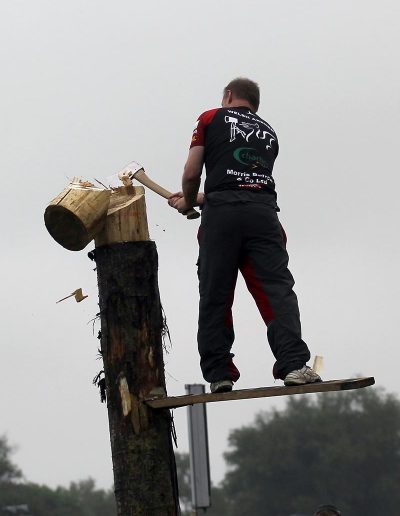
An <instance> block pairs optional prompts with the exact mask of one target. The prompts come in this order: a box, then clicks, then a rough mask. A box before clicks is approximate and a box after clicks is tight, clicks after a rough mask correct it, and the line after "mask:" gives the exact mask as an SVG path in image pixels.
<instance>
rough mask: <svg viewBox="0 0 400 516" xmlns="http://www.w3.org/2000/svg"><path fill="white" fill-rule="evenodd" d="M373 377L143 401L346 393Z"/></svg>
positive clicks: (162, 404)
mask: <svg viewBox="0 0 400 516" xmlns="http://www.w3.org/2000/svg"><path fill="white" fill-rule="evenodd" d="M374 383H375V379H374V377H373V376H369V377H366V378H349V379H347V380H330V381H328V382H320V383H307V384H305V385H293V386H290V387H286V386H284V385H283V386H278V387H259V388H256V389H241V390H238V391H231V392H219V393H216V394H211V393H208V394H187V395H184V396H165V397H161V398H160V397H157V398H147V399H145V400H143V401H144V402H145V403H146V404H147V405H149V406H150V407H152V408H154V409H158V408H178V407H186V406H188V405H195V404H196V403H213V402H215V401H230V400H247V399H252V398H269V397H273V396H290V395H292V394H309V393H314V392H332V391H346V390H349V389H361V388H362V387H368V386H369V385H374Z"/></svg>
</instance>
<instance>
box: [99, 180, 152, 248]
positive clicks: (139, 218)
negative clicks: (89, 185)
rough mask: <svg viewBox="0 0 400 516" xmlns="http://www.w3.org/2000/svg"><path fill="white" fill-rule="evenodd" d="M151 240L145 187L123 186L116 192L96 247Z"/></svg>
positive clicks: (111, 200)
mask: <svg viewBox="0 0 400 516" xmlns="http://www.w3.org/2000/svg"><path fill="white" fill-rule="evenodd" d="M149 239H150V237H149V229H148V225H147V215H146V203H145V197H144V188H143V186H121V187H120V188H117V189H116V190H114V191H113V193H112V194H111V199H110V205H109V208H108V212H107V218H106V221H105V224H104V227H103V229H102V230H101V231H100V232H99V233H98V234H97V235H96V236H95V243H96V247H99V246H101V245H110V244H116V243H122V242H138V241H146V240H149Z"/></svg>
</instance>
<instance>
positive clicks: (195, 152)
mask: <svg viewBox="0 0 400 516" xmlns="http://www.w3.org/2000/svg"><path fill="white" fill-rule="evenodd" d="M203 163H204V147H203V146H201V145H196V146H195V147H192V148H191V149H190V150H189V156H188V158H187V161H186V164H185V167H184V171H183V176H182V193H181V192H177V193H176V194H173V195H172V196H171V197H170V198H169V200H168V204H169V205H170V206H172V207H173V208H176V209H177V210H178V211H179V212H180V213H184V212H185V211H187V210H188V209H190V208H193V206H198V205H199V204H203V202H204V194H201V193H198V191H199V187H200V182H201V172H202V170H203ZM182 195H183V197H182Z"/></svg>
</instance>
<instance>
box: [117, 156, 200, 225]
mask: <svg viewBox="0 0 400 516" xmlns="http://www.w3.org/2000/svg"><path fill="white" fill-rule="evenodd" d="M118 177H119V179H120V180H121V181H122V182H123V183H124V179H125V181H126V179H128V180H130V179H136V181H139V183H141V184H142V185H144V186H147V188H149V189H150V190H152V191H153V192H155V193H158V195H161V197H164V198H165V199H169V198H170V197H171V195H172V192H169V191H168V190H166V189H165V188H163V187H162V186H160V185H158V184H157V183H155V182H154V181H153V180H152V179H150V178H149V177H148V176H147V175H146V173H145V171H144V168H143V167H142V166H141V165H139V164H138V163H136V162H135V161H132V162H131V163H129V164H128V165H127V166H126V167H125V168H124V169H123V170H122V171H121V172H120V173H119V174H118ZM124 184H125V183H124ZM182 215H186V218H187V219H197V218H198V217H200V213H199V212H198V211H197V210H195V209H194V208H190V210H187V211H185V213H182Z"/></svg>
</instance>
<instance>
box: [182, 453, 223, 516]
mask: <svg viewBox="0 0 400 516" xmlns="http://www.w3.org/2000/svg"><path fill="white" fill-rule="evenodd" d="M175 460H176V470H177V474H178V485H179V500H180V504H181V510H182V516H191V514H192V509H191V508H192V493H191V487H190V482H191V479H190V461H189V454H188V453H179V452H176V453H175ZM225 515H227V506H226V502H225V498H224V493H223V491H222V490H221V489H220V488H219V487H215V486H213V485H211V507H210V508H209V509H207V516H225Z"/></svg>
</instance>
